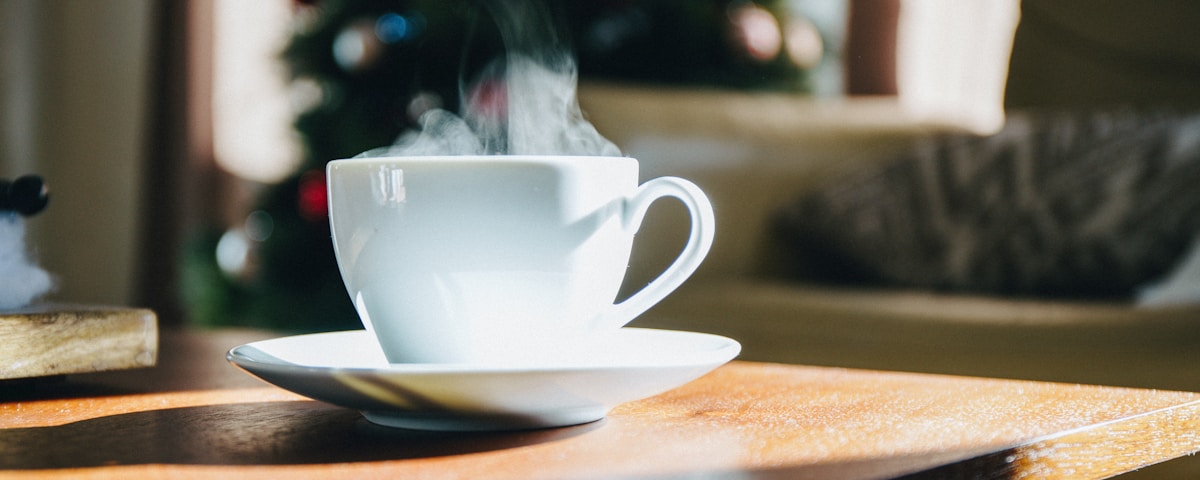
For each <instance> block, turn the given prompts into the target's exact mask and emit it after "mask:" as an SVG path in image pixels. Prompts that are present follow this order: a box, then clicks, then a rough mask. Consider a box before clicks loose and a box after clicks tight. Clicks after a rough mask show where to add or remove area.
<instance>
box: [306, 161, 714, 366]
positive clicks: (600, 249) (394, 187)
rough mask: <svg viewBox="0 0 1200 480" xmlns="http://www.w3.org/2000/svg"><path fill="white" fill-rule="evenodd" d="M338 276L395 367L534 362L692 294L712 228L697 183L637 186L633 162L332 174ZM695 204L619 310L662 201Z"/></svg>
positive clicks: (431, 166) (341, 168)
mask: <svg viewBox="0 0 1200 480" xmlns="http://www.w3.org/2000/svg"><path fill="white" fill-rule="evenodd" d="M327 170H328V185H329V216H330V228H331V230H332V232H333V243H334V249H335V251H336V254H337V261H338V266H339V268H340V270H341V274H342V278H343V280H344V281H345V284H346V290H347V292H349V294H350V298H351V299H352V300H353V302H354V305H355V308H356V309H357V311H358V315H359V316H360V317H361V319H362V321H363V324H364V326H366V328H367V329H368V330H370V331H372V332H373V333H374V335H375V336H376V338H378V339H379V343H380V346H381V347H382V348H383V351H384V353H385V354H386V355H387V358H388V360H389V361H390V362H393V363H461V362H488V363H506V362H517V363H519V362H523V361H530V360H529V359H533V358H536V356H537V355H538V352H543V351H546V350H548V349H550V350H553V349H556V348H557V349H563V348H570V347H569V346H570V345H571V344H572V342H576V341H580V340H581V339H586V338H587V337H589V336H594V335H596V334H598V333H602V332H607V331H613V330H616V329H618V328H620V327H621V326H623V325H625V324H627V323H629V322H630V321H631V320H633V319H634V318H635V317H637V316H638V315H640V314H642V313H643V312H645V311H646V310H647V309H649V308H650V307H651V306H653V305H654V304H655V303H658V302H659V301H660V300H662V299H663V298H664V297H666V296H667V295H668V294H670V293H671V291H673V290H675V289H676V288H677V287H679V285H681V284H682V283H683V282H684V280H685V279H687V277H688V276H690V275H691V274H692V272H694V271H695V270H696V268H697V267H699V265H700V262H701V261H702V260H703V259H704V256H705V255H706V254H707V253H708V251H709V248H710V247H711V245H712V239H713V232H714V223H715V221H714V217H713V211H712V205H711V204H710V203H709V201H708V198H707V197H706V196H705V195H704V193H703V192H702V191H701V190H700V189H699V188H697V187H696V186H695V185H694V184H692V183H691V182H689V181H687V180H683V179H680V178H674V177H662V178H656V179H653V180H650V181H647V182H645V183H644V184H642V185H640V186H639V185H638V163H637V160H635V159H633V158H627V157H570V156H457V157H382V158H364V159H350V160H336V161H333V162H330V163H329V165H328V168H327ZM665 196H671V197H676V198H678V199H680V200H681V201H682V202H683V203H684V205H686V206H687V208H688V211H689V212H690V213H691V217H692V227H691V235H690V237H689V239H688V242H687V245H686V246H685V247H684V248H683V251H682V252H681V253H680V255H679V257H678V258H677V259H676V260H675V262H674V263H673V264H672V265H671V266H669V267H668V268H667V269H666V270H665V271H664V272H663V273H662V274H661V275H660V276H659V277H658V278H657V279H655V280H654V281H653V282H651V283H650V284H648V285H647V286H646V287H645V288H643V289H642V290H640V291H638V292H637V293H635V294H633V295H631V296H630V297H629V298H627V299H626V300H624V301H622V302H620V303H616V304H614V301H615V299H616V295H617V291H618V289H619V288H620V286H621V281H622V279H623V278H624V276H625V270H626V268H627V267H628V264H629V255H630V250H631V248H632V245H633V236H634V233H635V232H636V231H637V230H638V227H639V226H640V225H641V222H642V219H643V217H644V215H645V213H646V209H647V208H648V207H649V206H650V204H651V203H652V202H654V201H655V200H657V199H659V198H661V197H665Z"/></svg>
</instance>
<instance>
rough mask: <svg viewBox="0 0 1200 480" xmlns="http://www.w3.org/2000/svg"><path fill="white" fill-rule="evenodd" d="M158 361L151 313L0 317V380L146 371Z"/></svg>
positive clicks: (24, 312) (80, 311)
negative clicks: (141, 368)
mask: <svg viewBox="0 0 1200 480" xmlns="http://www.w3.org/2000/svg"><path fill="white" fill-rule="evenodd" d="M157 355H158V324H157V318H156V316H155V314H154V312H152V311H150V310H146V309H140V308H124V307H100V306H79V305H39V306H33V307H29V308H25V309H21V310H16V311H6V312H0V380H13V379H24V378H36V377H47V376H55V375H65V374H72V373H84V372H98V371H105V370H120V369H127V368H139V367H149V366H151V365H154V362H155V360H156V358H157Z"/></svg>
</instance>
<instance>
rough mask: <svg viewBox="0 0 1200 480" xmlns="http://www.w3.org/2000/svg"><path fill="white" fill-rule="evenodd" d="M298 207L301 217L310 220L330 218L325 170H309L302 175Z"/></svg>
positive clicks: (317, 220) (320, 220) (298, 192)
mask: <svg viewBox="0 0 1200 480" xmlns="http://www.w3.org/2000/svg"><path fill="white" fill-rule="evenodd" d="M297 188H298V191H297V195H296V208H297V210H298V211H299V212H300V217H301V218H304V219H305V220H308V221H310V222H324V221H327V220H329V197H328V195H329V194H328V191H327V190H326V189H325V172H323V171H321V170H309V171H307V172H304V174H303V175H301V176H300V184H299V186H298V187H297Z"/></svg>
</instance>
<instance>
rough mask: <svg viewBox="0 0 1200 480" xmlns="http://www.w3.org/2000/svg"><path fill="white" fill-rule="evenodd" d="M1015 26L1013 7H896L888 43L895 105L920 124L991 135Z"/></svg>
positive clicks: (957, 3)
mask: <svg viewBox="0 0 1200 480" xmlns="http://www.w3.org/2000/svg"><path fill="white" fill-rule="evenodd" d="M1019 18H1020V4H1019V0H902V2H901V6H900V18H899V29H898V30H899V32H898V34H897V39H896V57H897V58H896V84H897V85H896V86H897V90H898V94H899V95H898V96H899V100H900V102H901V105H903V107H904V108H905V109H906V110H908V111H909V112H911V113H912V114H914V115H916V116H917V117H920V118H924V119H928V120H935V121H944V122H946V123H949V124H954V125H961V126H964V127H966V128H969V129H971V130H974V131H976V132H979V133H990V132H994V131H995V130H998V129H999V128H1000V127H1001V126H1003V124H1004V85H1005V82H1006V80H1007V76H1008V59H1009V56H1010V55H1011V53H1012V43H1013V35H1014V32H1015V31H1016V28H1017V21H1018V19H1019Z"/></svg>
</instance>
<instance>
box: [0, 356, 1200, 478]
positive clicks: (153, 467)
mask: <svg viewBox="0 0 1200 480" xmlns="http://www.w3.org/2000/svg"><path fill="white" fill-rule="evenodd" d="M260 337H261V334H260V333H254V332H250V333H247V334H246V335H231V334H229V333H228V332H216V333H207V334H197V333H192V332H189V333H178V334H175V333H173V334H169V335H167V336H166V337H165V339H164V347H163V348H164V350H163V351H164V355H163V361H162V362H161V364H160V366H159V367H157V368H153V369H146V370H141V371H128V372H112V373H109V374H100V375H97V376H85V377H79V378H70V379H68V380H67V381H65V382H61V383H58V384H51V385H45V386H41V387H38V388H36V389H31V390H25V391H21V392H0V395H4V396H3V397H0V400H3V401H2V402H0V477H3V478H9V477H11V478H68V477H80V476H84V477H87V478H140V477H144V476H170V477H172V478H213V477H216V478H614V477H619V478H630V477H632V478H660V477H665V478H675V477H686V476H692V475H696V474H700V475H703V476H705V477H706V478H707V477H716V478H724V477H736V478H893V477H899V476H905V475H910V476H911V478H983V479H988V478H996V479H1002V478H1103V477H1107V476H1111V475H1114V474H1118V473H1121V472H1125V471H1128V470H1131V469H1135V468H1138V467H1141V466H1144V465H1149V464H1154V463H1157V462H1161V461H1165V460H1168V459H1171V458H1175V457H1178V456H1181V455H1186V454H1188V453H1191V452H1195V451H1197V450H1200V436H1198V435H1197V434H1196V433H1195V432H1197V431H1200V394H1193V393H1182V392H1167V391H1152V390H1139V389H1122V388H1108V387H1093V386H1080V385H1068V384H1055V383H1040V382H1024V381H1011V380H993V379H982V378H965V377H951V376H937V375H924V374H908V373H890V372H879V371H866V370H848V369H838V368H824V367H804V366H791V365H781V364H767V363H750V362H734V363H731V364H729V365H726V366H725V367H722V368H720V369H718V370H717V371H715V372H713V373H711V374H709V375H707V376H705V377H703V378H701V379H699V380H697V381H695V382H692V383H691V384H688V385H685V386H683V387H681V388H678V389H676V390H673V391H670V392H667V393H665V394H662V395H659V396H656V397H652V398H649V399H645V400H641V401H637V402H631V403H627V404H624V405H621V406H619V407H617V408H616V409H615V410H613V411H612V412H611V414H610V415H609V416H608V417H607V418H606V419H604V420H601V421H599V422H595V423H591V424H587V425H580V426H576V427H568V428H558V429H548V430H535V431H524V432H500V433H486V434H479V433H473V434H463V433H436V432H416V431H406V430H397V429H388V428H383V427H378V426H375V425H373V424H370V423H368V422H366V421H365V420H363V419H362V418H361V416H359V415H358V413H357V412H354V411H350V410H346V409H342V408H339V407H335V406H332V405H328V404H324V403H320V402H315V401H311V400H308V399H305V398H303V397H299V396H296V395H293V394H290V393H288V392H285V391H282V390H279V389H276V388H274V387H270V386H267V385H265V384H262V383H258V382H257V381H255V380H253V379H252V378H250V377H249V376H246V375H244V374H242V373H241V372H238V371H237V370H235V369H234V368H232V367H229V366H227V365H222V364H223V363H224V360H223V358H221V357H220V353H221V352H222V351H223V350H224V349H227V348H228V347H232V346H235V345H237V343H235V342H241V341H243V340H244V341H249V340H252V339H257V338H260ZM169 352H178V354H179V355H178V356H175V355H169V354H168V353H169Z"/></svg>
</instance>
